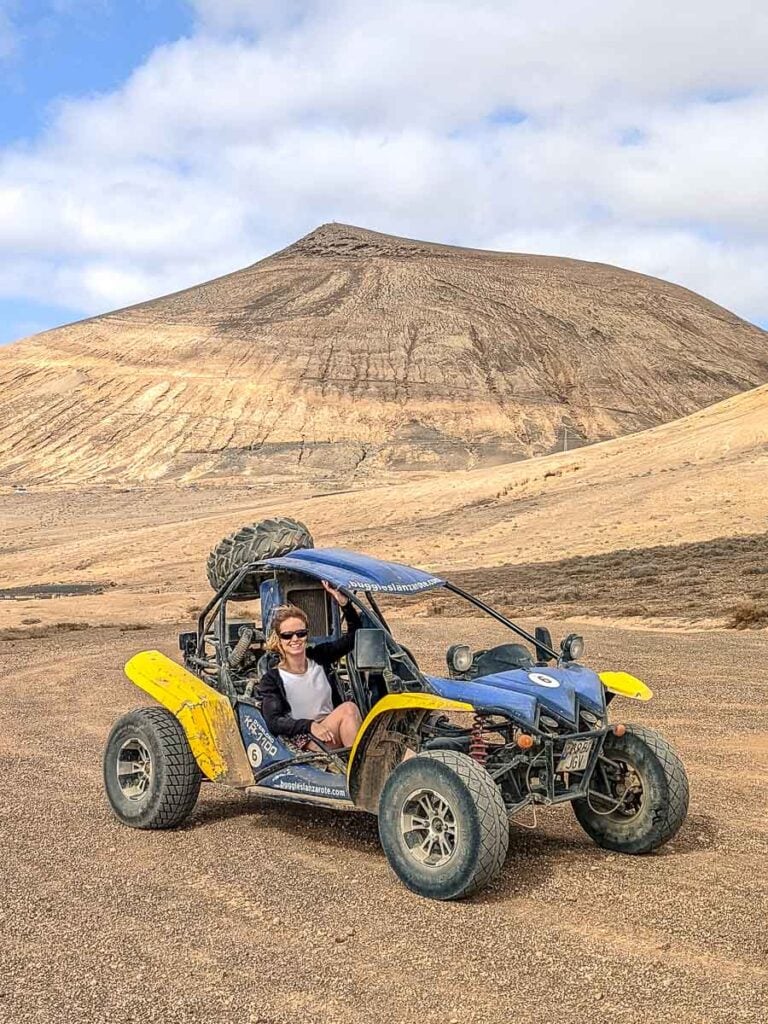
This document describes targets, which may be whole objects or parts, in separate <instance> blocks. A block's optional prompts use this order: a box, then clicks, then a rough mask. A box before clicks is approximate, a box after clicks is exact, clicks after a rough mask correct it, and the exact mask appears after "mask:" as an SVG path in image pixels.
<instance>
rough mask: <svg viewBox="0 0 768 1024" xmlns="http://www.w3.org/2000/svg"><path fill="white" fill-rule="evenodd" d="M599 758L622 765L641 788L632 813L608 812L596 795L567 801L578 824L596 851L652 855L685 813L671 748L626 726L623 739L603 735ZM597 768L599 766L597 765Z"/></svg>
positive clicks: (684, 781) (650, 733) (684, 790)
mask: <svg viewBox="0 0 768 1024" xmlns="http://www.w3.org/2000/svg"><path fill="white" fill-rule="evenodd" d="M603 754H604V756H605V757H607V758H609V759H610V760H613V761H618V762H622V763H623V764H625V765H628V766H629V767H630V768H631V769H632V770H633V771H634V772H635V773H636V775H637V777H638V779H639V780H640V782H641V784H642V793H641V794H640V795H639V797H638V798H637V803H638V807H637V810H636V812H635V813H634V814H631V815H630V814H628V812H627V810H625V809H623V808H620V809H619V810H617V811H615V812H612V813H602V814H600V813H597V812H598V811H603V812H605V811H609V810H610V804H609V803H608V801H604V800H603V799H602V798H601V797H600V796H597V797H595V796H592V797H591V798H590V799H589V800H588V799H586V798H584V799H581V800H574V801H573V810H574V813H575V814H576V818H577V819H578V822H579V824H580V825H581V827H582V828H583V829H584V831H585V832H586V833H587V835H588V836H589V837H590V838H591V839H592V840H593V841H594V842H595V843H597V845H598V846H602V847H604V848H605V849H606V850H614V851H616V852H617V853H631V854H642V853H651V852H652V851H653V850H657V849H658V848H659V847H660V846H663V845H664V843H667V842H669V840H670V839H671V838H672V837H673V836H674V835H675V834H676V833H677V831H678V829H679V828H680V826H681V825H682V824H683V822H684V821H685V816H686V814H687V812H688V776H687V775H686V772H685V767H684V766H683V762H682V761H681V760H680V758H679V757H678V756H677V754H676V753H675V751H674V749H673V748H672V746H671V745H670V744H669V743H667V741H666V740H665V739H664V738H663V737H662V736H660V735H659V733H657V732H656V731H655V730H653V729H647V728H645V727H644V726H642V725H628V726H627V731H626V733H625V734H624V735H623V736H616V735H613V734H609V735H608V737H607V738H606V741H605V746H604V747H603ZM598 764H599V763H598Z"/></svg>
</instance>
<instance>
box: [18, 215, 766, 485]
mask: <svg viewBox="0 0 768 1024" xmlns="http://www.w3.org/2000/svg"><path fill="white" fill-rule="evenodd" d="M766 340H768V335H766V334H765V332H763V331H762V330H760V329H759V328H757V327H755V326H754V325H751V324H748V323H746V322H745V321H743V320H741V319H740V318H738V317H736V316H735V315H734V314H732V313H729V312H728V311H727V310H724V309H722V308H721V307H719V306H717V305H715V304H714V303H711V302H710V301H709V300H707V299H704V298H702V297H700V296H697V295H696V294H695V293H693V292H690V291H688V290H686V289H684V288H681V287H680V286H677V285H672V284H669V283H667V282H663V281H658V280H657V279H655V278H649V277H646V276H644V275H640V274H636V273H635V272H632V271H625V270H621V269H620V268H615V267H610V266H609V265H606V264H597V263H586V262H584V261H578V260H571V259H564V258H560V257H549V256H528V255H523V254H517V253H502V252H495V251H493V250H478V249H465V248H460V247H456V246H446V245H443V244H441V243H429V242H421V241H418V240H413V239H404V238H400V237H398V236H394V235H386V234H383V233H380V232H373V231H370V230H368V229H364V228H357V227H354V226H352V225H344V224H333V223H331V224H326V225H321V226H320V227H319V228H316V229H315V230H313V231H311V232H309V233H308V234H307V235H305V236H303V237H302V238H300V239H298V240H297V241H296V242H294V243H292V244H291V245H289V246H287V247H285V248H284V249H281V250H279V251H278V252H276V253H273V254H271V255H269V256H267V257H265V258H263V259H261V260H259V261H257V262H256V263H254V264H251V265H250V266H248V267H245V268H243V269H242V270H239V271H234V272H232V273H230V274H226V275H223V276H222V277H219V278H216V279H214V280H212V281H208V282H204V283H203V284H200V285H195V286H193V287H190V288H187V289H182V290H181V291H179V292H175V293H172V294H171V295H168V296H162V297H160V298H157V299H152V300H149V301H147V302H143V303H139V304H136V305H133V306H129V307H124V308H123V309H121V310H115V311H112V312H110V313H105V314H102V315H100V316H97V317H91V318H89V319H88V320H83V321H79V322H77V323H74V324H71V325H66V326H64V327H60V328H56V329H54V330H52V331H48V332H45V333H43V334H40V335H36V336H33V337H31V338H29V339H24V340H22V341H20V342H17V343H15V344H14V345H12V346H9V347H8V348H7V349H5V350H3V351H0V384H2V392H1V393H0V395H1V397H0V413H1V414H2V416H1V417H0V424H2V427H0V482H5V483H8V482H11V481H14V482H15V481H18V482H49V483H50V482H56V481H60V482H66V481H72V482H78V481H81V482H98V481H102V482H109V481H112V482H115V481H121V480H133V481H137V480H151V479H168V480H176V481H178V482H191V481H193V480H201V479H203V480H204V479H212V478H217V477H227V476H238V477H239V476H242V477H243V478H257V479H264V480H266V481H269V480H276V479H280V478H285V477H295V476H297V475H298V476H302V477H303V476H306V475H308V476H314V477H317V478H318V479H338V478H341V479H345V480H358V479H361V478H363V479H368V478H371V477H375V476H381V475H382V474H384V475H386V474H391V473H402V472H406V473H407V472H423V471H425V470H426V471H432V470H440V469H444V468H448V469H450V468H470V467H472V466H478V465H479V466H482V465H487V466H492V465H496V464H499V463H502V462H505V461H515V460H517V459H521V458H526V457H529V456H531V455H536V454H542V453H546V452H548V451H552V450H557V448H558V447H560V446H562V445H563V444H565V443H569V444H581V443H591V442H594V441H596V440H603V439H606V438H609V437H612V436H618V435H621V434H625V433H629V432H633V431H636V430H639V429H644V428H647V427H651V426H654V425H656V424H658V423H662V422H667V421H670V420H673V419H676V418H678V417H680V416H684V415H688V414H690V413H692V412H694V411H696V410H697V409H699V408H702V407H705V406H707V405H709V404H712V403H713V402H716V401H719V400H721V399H723V398H726V397H728V396H730V395H732V394H736V393H738V392H740V391H744V390H748V389H749V388H751V387H755V386H757V385H759V384H761V383H763V382H764V381H766V380H768V352H767V351H766V350H767V348H768V346H766Z"/></svg>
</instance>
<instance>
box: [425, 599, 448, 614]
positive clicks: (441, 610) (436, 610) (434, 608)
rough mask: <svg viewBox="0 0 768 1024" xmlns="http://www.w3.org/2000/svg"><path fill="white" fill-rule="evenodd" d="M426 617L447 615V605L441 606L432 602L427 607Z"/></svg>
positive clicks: (436, 602)
mask: <svg viewBox="0 0 768 1024" xmlns="http://www.w3.org/2000/svg"><path fill="white" fill-rule="evenodd" d="M424 614H425V615H430V616H431V615H445V605H444V604H440V603H439V602H438V601H430V602H429V604H428V605H427V607H426V609H425V611H424Z"/></svg>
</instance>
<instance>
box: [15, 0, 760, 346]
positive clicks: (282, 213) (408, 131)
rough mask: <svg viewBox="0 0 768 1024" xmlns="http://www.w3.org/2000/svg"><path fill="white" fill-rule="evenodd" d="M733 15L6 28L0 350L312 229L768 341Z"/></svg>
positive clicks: (663, 11) (395, 1)
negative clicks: (431, 254)
mask: <svg viewBox="0 0 768 1024" xmlns="http://www.w3.org/2000/svg"><path fill="white" fill-rule="evenodd" d="M766 52H768V13H766V12H765V11H764V9H763V8H762V7H760V6H758V5H755V4H754V3H753V2H752V0H731V2H730V3H728V4H726V3H723V2H720V0H718V2H713V0H677V2H676V5H675V17H674V18H670V16H669V6H668V3H667V2H661V0H644V3H642V4H640V3H637V2H636V0H615V2H614V3H612V4H611V5H610V6H608V5H606V4H604V3H600V2H598V0H549V3H548V4H547V5H542V4H540V3H539V2H534V0H389V2H388V3H387V4H386V5H382V4H381V3H380V2H378V0H377V2H374V0H163V2H161V0H132V2H128V0H34V2H25V0H0V343H5V342H8V341H12V340H15V339H17V338H20V337H22V336H25V335H28V334H30V333H34V332H36V331H38V330H43V329H45V328H47V327H51V326H55V325H57V324H60V323H64V322H68V321H71V320H74V319H79V318H82V317H85V316H90V315H94V314H97V313H99V312H105V311H107V310H109V309H114V308H118V307H120V306H123V305H127V304H130V303H132V302H137V301H141V300H143V299H148V298H152V297H154V296H156V295H159V294H164V293H166V292H169V291H173V290H176V289H178V288H182V287H185V286H187V285H191V284H194V283H196V282H198V281H201V280H206V279H208V278H210V277H213V276H216V275H217V274H221V273H225V272H227V271H229V270H234V269H237V268H239V267H241V266H245V265H247V264H249V263H252V262H254V261H255V260H256V259H259V258H261V257H262V256H264V255H266V254H267V253H269V252H270V251H273V250H274V249H276V248H279V247H281V246H283V245H286V244H288V243H289V242H290V241H292V240H293V239H294V238H296V237H298V236H300V235H301V234H304V233H306V232H307V231H309V230H311V229H312V228H313V227H315V226H317V225H318V224H320V223H323V222H325V221H328V220H340V221H347V222H351V223H356V224H361V225H363V226H366V227H370V228H373V229H376V230H382V231H392V232H394V233H398V234H405V235H410V236H413V237H421V238H430V239H433V240H436V241H449V242H455V243H458V244H467V245H472V246H485V247H488V248H499V249H508V250H514V251H522V252H543V253H551V254H554V255H566V256H572V257H579V258H583V259H590V260H598V261H601V262H609V263H615V264H618V265H622V266H626V267H630V268H632V269H637V270H640V271H642V272H644V273H650V274H654V275H657V276H661V277H665V278H667V279H670V280H674V281H677V282H679V283H681V284H684V285H686V286H687V287H690V288H692V289H694V290H696V291H699V292H701V293H703V294H705V295H707V296H708V297H710V298H712V299H713V300H714V301H716V302H719V303H721V304H722V305H725V306H726V307H728V308H730V309H733V310H734V311H735V312H737V313H739V314H740V315H742V316H744V317H746V318H747V319H751V320H753V321H755V322H759V323H761V324H768V294H766V292H767V290H766V288H765V283H764V267H765V266H766V261H768V197H767V196H766V189H765V184H764V183H765V181H766V180H768V64H767V62H766V61H765V53H766Z"/></svg>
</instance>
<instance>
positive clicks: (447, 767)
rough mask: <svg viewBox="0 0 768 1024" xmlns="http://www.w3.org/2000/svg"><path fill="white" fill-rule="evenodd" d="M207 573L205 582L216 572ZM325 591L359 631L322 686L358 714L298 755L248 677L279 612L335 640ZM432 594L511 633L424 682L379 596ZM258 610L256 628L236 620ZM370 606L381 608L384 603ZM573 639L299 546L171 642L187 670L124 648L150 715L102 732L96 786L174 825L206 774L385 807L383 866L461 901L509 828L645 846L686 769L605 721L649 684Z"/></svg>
mask: <svg viewBox="0 0 768 1024" xmlns="http://www.w3.org/2000/svg"><path fill="white" fill-rule="evenodd" d="M209 575H210V573H209ZM321 580H327V581H328V582H329V583H331V584H332V585H333V586H334V587H335V588H338V589H339V590H341V591H342V592H343V593H344V594H346V595H347V596H348V598H349V599H350V600H351V601H352V602H353V603H354V605H355V606H356V608H357V610H358V612H359V613H360V616H361V622H362V625H361V628H359V629H358V630H357V632H356V634H355V637H354V646H353V649H352V650H351V652H350V654H349V655H348V656H347V657H346V659H345V660H344V663H343V664H340V665H339V666H338V667H337V668H336V669H335V673H336V679H335V682H336V684H337V686H338V687H339V689H340V692H341V693H343V694H344V697H345V699H348V700H353V701H354V702H355V703H356V704H357V706H358V708H359V709H360V712H361V715H362V719H363V722H362V725H361V727H360V730H359V732H358V734H357V737H356V739H355V742H354V744H353V745H352V746H351V747H350V748H348V749H344V750H328V749H325V748H323V747H322V744H320V743H319V741H318V746H319V747H321V748H322V749H320V750H319V751H314V752H309V751H303V752H301V751H297V750H296V749H295V748H294V747H292V746H290V745H289V744H288V743H286V742H285V741H284V739H283V738H281V737H279V736H274V735H272V733H271V732H270V730H269V728H268V727H267V723H266V721H265V719H264V717H263V716H262V714H261V710H260V701H259V695H258V681H259V678H260V676H261V674H263V672H264V671H265V669H266V668H267V667H268V665H269V656H268V655H267V653H266V648H265V642H266V634H267V630H268V628H269V621H270V615H271V613H272V610H273V609H274V608H275V607H276V606H277V605H280V604H286V603H291V604H294V605H297V606H299V607H300V608H302V609H303V610H304V611H305V613H306V614H307V615H308V617H309V622H310V633H311V635H312V642H318V641H323V640H329V639H334V638H338V636H339V635H340V630H341V623H340V617H339V612H338V606H337V605H336V603H335V602H334V601H332V600H331V599H330V598H329V596H328V594H327V593H326V591H325V590H324V588H323V586H322V584H321V582H320V581H321ZM439 589H444V590H447V591H449V592H450V593H451V594H453V595H454V597H458V598H461V599H463V600H466V601H468V602H470V604H471V605H472V606H473V608H472V609H471V612H472V614H475V615H476V614H477V613H478V611H479V612H481V613H484V614H486V615H489V616H491V617H492V618H493V619H494V620H495V621H496V622H497V623H501V624H502V625H503V626H504V627H506V628H508V630H509V631H510V642H508V643H504V644H501V645H497V646H495V647H491V648H490V649H485V650H480V651H473V650H471V649H470V647H468V646H467V645H464V644H461V643H456V644H453V645H452V646H451V647H450V648H449V649H448V651H447V652H446V662H447V668H446V673H445V675H444V676H433V675H427V674H425V673H424V672H422V671H421V669H420V668H419V666H418V664H417V661H416V659H415V658H414V657H413V655H412V654H411V652H410V651H409V650H408V649H407V648H406V647H404V646H403V645H402V644H400V643H398V641H397V640H396V639H395V636H394V635H393V633H392V631H391V630H390V628H389V626H388V624H387V621H386V618H385V616H384V613H383V611H382V609H381V607H380V603H381V601H380V595H382V594H386V595H390V596H398V595H413V594H421V593H424V592H428V591H432V590H439ZM248 598H250V599H252V600H253V601H254V603H255V601H256V599H258V605H255V606H256V607H258V609H259V611H260V616H259V618H260V621H257V617H256V616H255V615H254V616H253V617H243V616H242V613H240V614H236V613H238V612H240V610H241V609H242V608H243V601H244V600H246V599H248ZM377 598H378V600H377ZM583 646H584V644H583V640H582V638H581V637H579V636H577V635H575V634H571V635H570V636H568V637H566V638H565V640H563V641H562V643H561V644H560V645H559V647H558V648H557V649H555V647H554V646H553V643H552V639H551V636H550V634H549V631H548V630H547V629H545V628H544V627H537V628H536V630H535V632H534V634H533V635H531V634H529V633H528V632H526V631H525V630H524V629H522V628H521V627H520V626H518V625H516V624H515V623H514V622H512V621H510V620H509V619H507V618H506V617H505V616H504V615H502V614H501V613H500V612H498V611H496V610H494V609H493V608H491V607H490V606H488V605H487V604H486V603H485V602H483V601H481V600H480V599H478V598H477V597H473V596H472V595H471V594H467V593H466V592H464V591H463V590H461V589H460V588H459V587H457V586H454V585H453V584H451V583H450V582H448V581H446V580H444V579H442V578H439V577H437V576H435V575H433V574H431V573H428V572H424V571H422V570H420V569H416V568H411V567H409V566H405V565H400V564H398V563H395V562H385V561H381V560H378V559H375V558H371V557H368V556H366V555H362V554H358V553H355V552H351V551H345V550H340V549H334V548H326V549H317V548H311V547H307V548H301V549H299V550H292V551H289V552H288V553H287V554H283V555H280V556H277V557H271V558H264V559H260V560H258V561H253V562H248V563H246V564H244V565H240V566H239V567H238V568H236V569H235V570H234V571H233V572H232V574H231V575H230V576H229V578H228V579H227V580H226V582H225V583H224V584H223V585H222V586H221V587H220V588H219V589H218V592H217V593H216V595H215V596H214V597H213V599H212V600H211V601H210V603H209V604H208V606H207V607H206V608H205V609H203V611H202V613H201V615H200V618H199V621H198V628H197V630H196V631H194V632H190V633H183V634H182V635H181V636H180V648H181V652H182V656H183V665H181V664H178V663H177V662H175V661H172V660H171V659H169V658H167V657H165V656H164V655H162V654H160V653H159V652H157V651H145V652H143V653H141V654H137V655H136V656H135V657H133V658H132V659H131V660H130V661H129V662H128V663H127V665H126V669H125V670H126V673H127V675H128V677H129V678H130V679H131V680H132V681H133V682H134V683H136V685H137V686H139V687H140V688H141V689H142V690H144V691H145V692H146V693H147V694H149V696H150V697H152V698H153V699H154V700H155V701H156V702H157V704H156V705H155V706H152V707H148V708H141V709H139V710H136V711H133V712H130V713H129V714H127V715H125V716H123V717H122V718H121V719H120V720H119V721H118V722H117V723H116V724H115V726H114V727H113V729H112V731H111V733H110V736H109V739H108V741H107V745H106V749H105V754H104V782H105V788H106V792H107V796H108V798H109V801H110V803H111V805H112V808H113V810H114V812H115V814H116V815H117V817H118V818H119V819H120V820H121V821H122V822H124V823H125V824H126V825H131V826H134V827H136V828H145V829H162V828H172V827H174V826H177V825H179V824H180V823H181V822H182V821H184V819H185V818H186V817H187V816H188V815H189V814H190V812H191V811H192V809H193V807H194V805H195V803H196V801H197V798H198V794H199V791H200V785H201V783H202V782H203V781H208V782H211V783H213V784H216V785H225V786H231V787H234V788H237V789H241V790H243V791H245V792H248V793H255V794H260V795H262V796H265V797H272V798H280V799H284V800H299V801H303V802H308V803H315V804H323V805H326V806H332V807H338V808H348V809H357V810H362V811H367V812H370V813H372V814H375V815H377V816H378V823H379V834H380V838H381V843H382V846H383V848H384V851H385V853H386V856H387V858H388V860H389V863H390V864H391V866H392V868H393V869H394V871H395V873H396V874H397V875H398V876H399V878H400V879H401V880H402V881H403V882H404V883H405V884H406V885H407V886H408V887H409V888H411V889H412V890H414V891H416V892H417V893H420V894H421V895H423V896H427V897H431V898H435V899H457V898H461V897H463V896H467V895H469V894H470V893H472V892H475V891H477V890H478V889H480V888H482V887H483V886H485V885H487V884H488V883H490V882H491V881H492V880H493V878H494V877H495V876H496V875H497V874H498V872H499V871H500V870H501V867H502V865H503V863H504V859H505V856H506V853H507V846H508V842H509V821H510V818H512V817H514V816H515V815H517V814H519V813H520V812H521V811H523V810H524V809H525V808H534V809H535V808H537V807H539V806H549V805H554V804H559V803H564V802H569V803H571V805H572V806H573V809H574V812H575V815H576V818H577V820H578V821H579V823H580V824H581V825H582V827H583V828H584V829H585V831H586V832H587V833H588V835H590V836H591V838H592V839H593V840H594V841H595V842H596V843H597V844H598V845H600V846H602V847H604V848H606V849H610V850H614V851H618V852H622V853H628V854H640V853H647V852H650V851H652V850H655V849H657V848H658V847H659V846H661V845H662V844H663V843H665V842H667V841H668V840H669V839H670V838H671V837H672V836H673V835H675V833H676V832H677V830H678V829H679V828H680V826H681V824H682V822H683V820H684V818H685V815H686V811H687V806H688V783H687V778H686V774H685V769H684V767H683V765H682V763H681V761H680V759H679V758H678V756H677V755H676V754H675V752H674V750H673V749H672V748H671V746H670V745H669V744H668V743H667V742H666V741H665V740H664V739H663V738H662V737H661V736H660V735H659V734H658V733H656V732H655V731H653V730H651V729H649V728H647V727H644V726H638V725H628V724H624V723H614V724H612V723H610V722H609V713H608V712H609V705H610V703H611V701H612V700H613V699H614V698H615V697H616V696H622V697H626V698H630V699H633V700H641V701H644V700H648V699H649V698H650V697H651V691H650V690H649V689H648V687H647V686H645V685H644V684H643V683H642V682H640V681H639V680H638V679H635V678H634V677H633V676H630V675H628V674H626V673H622V672H603V673H601V674H599V675H598V674H597V673H595V672H594V671H592V670H591V669H590V668H588V667H586V666H585V665H583V664H581V662H580V658H581V655H582V652H583Z"/></svg>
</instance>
